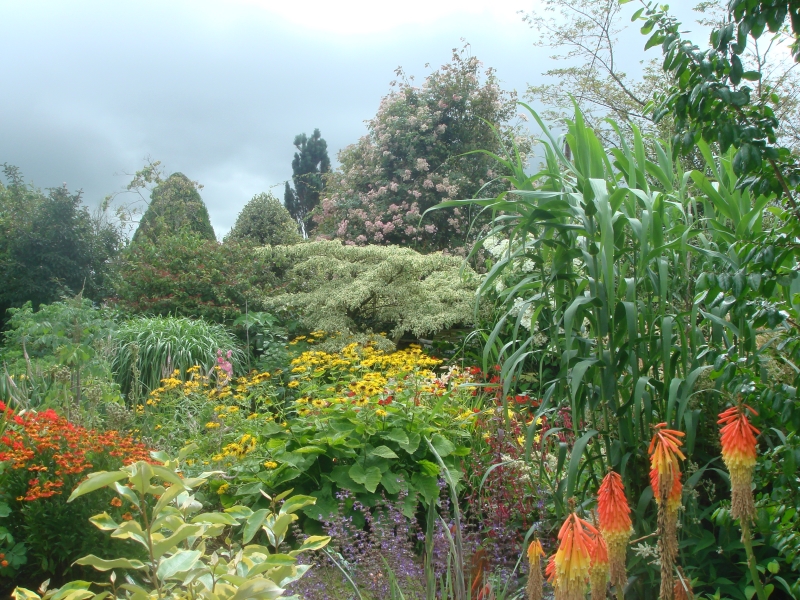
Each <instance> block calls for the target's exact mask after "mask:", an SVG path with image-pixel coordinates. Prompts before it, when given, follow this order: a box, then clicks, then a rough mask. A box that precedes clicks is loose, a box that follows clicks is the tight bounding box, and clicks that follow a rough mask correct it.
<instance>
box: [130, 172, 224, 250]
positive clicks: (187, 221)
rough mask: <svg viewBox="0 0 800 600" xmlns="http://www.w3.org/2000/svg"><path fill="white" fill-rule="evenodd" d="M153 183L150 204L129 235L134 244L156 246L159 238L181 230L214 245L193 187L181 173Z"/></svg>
mask: <svg viewBox="0 0 800 600" xmlns="http://www.w3.org/2000/svg"><path fill="white" fill-rule="evenodd" d="M157 183H158V185H157V186H156V187H155V189H153V193H152V194H151V195H150V204H149V206H148V207H147V210H146V211H145V212H144V214H143V215H142V219H141V221H139V227H138V228H137V229H136V233H134V234H133V243H134V244H135V243H137V242H139V241H142V239H143V238H147V239H149V240H150V241H151V242H153V243H158V242H159V241H160V240H161V239H162V238H164V237H169V236H171V235H174V234H176V233H179V232H182V231H184V230H187V231H191V232H193V233H195V234H197V235H198V236H199V237H200V238H202V239H205V240H211V241H216V239H217V238H216V236H215V235H214V228H213V227H211V221H210V220H209V218H208V209H207V208H206V205H205V203H204V202H203V199H202V198H201V197H200V192H199V191H198V187H199V186H198V185H197V183H195V182H194V181H192V180H190V179H189V178H188V177H186V175H184V174H183V173H173V174H172V175H170V176H169V177H168V178H167V179H166V180H163V181H161V180H160V179H159V180H157Z"/></svg>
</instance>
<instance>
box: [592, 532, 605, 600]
mask: <svg viewBox="0 0 800 600" xmlns="http://www.w3.org/2000/svg"><path fill="white" fill-rule="evenodd" d="M590 555H591V558H592V564H591V566H590V567H589V582H590V583H591V588H592V600H603V599H604V598H605V597H606V587H607V585H608V575H609V560H608V548H607V547H606V541H605V540H604V539H603V536H602V535H600V534H597V535H595V536H594V543H593V544H592V547H591V551H590Z"/></svg>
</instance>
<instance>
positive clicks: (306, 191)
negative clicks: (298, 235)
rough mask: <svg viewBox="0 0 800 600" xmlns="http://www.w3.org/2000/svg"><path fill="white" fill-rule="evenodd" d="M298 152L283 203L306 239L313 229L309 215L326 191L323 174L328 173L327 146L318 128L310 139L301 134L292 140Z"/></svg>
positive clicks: (329, 163)
mask: <svg viewBox="0 0 800 600" xmlns="http://www.w3.org/2000/svg"><path fill="white" fill-rule="evenodd" d="M294 147H295V148H297V152H295V154H294V159H293V160H292V182H293V183H294V189H292V188H291V186H290V185H289V182H288V181H287V182H286V189H285V191H284V195H283V202H284V204H285V205H286V209H287V210H288V211H289V213H290V214H291V215H292V218H293V219H295V220H296V221H297V224H298V226H299V227H300V231H301V232H302V233H303V237H308V232H309V231H310V230H311V228H312V222H311V214H312V212H313V211H314V209H315V208H316V207H317V206H318V205H319V197H320V194H321V193H322V191H323V190H324V189H325V174H326V173H328V172H329V171H330V170H331V161H330V159H329V158H328V144H327V142H326V141H325V140H323V139H322V135H321V134H320V132H319V129H315V130H314V133H313V134H312V135H311V137H310V138H309V137H307V136H306V134H305V133H302V134H300V135H298V136H297V137H295V138H294Z"/></svg>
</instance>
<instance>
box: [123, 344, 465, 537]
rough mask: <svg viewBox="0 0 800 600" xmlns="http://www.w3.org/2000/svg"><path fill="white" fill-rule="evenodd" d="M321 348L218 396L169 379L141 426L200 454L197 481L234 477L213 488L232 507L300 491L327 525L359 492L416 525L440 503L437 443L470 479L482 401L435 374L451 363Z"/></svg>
mask: <svg viewBox="0 0 800 600" xmlns="http://www.w3.org/2000/svg"><path fill="white" fill-rule="evenodd" d="M320 338H321V336H312V339H311V340H310V341H311V342H313V343H308V342H305V343H303V342H300V343H302V344H303V346H305V347H307V348H308V350H307V351H305V352H303V353H302V354H300V355H299V356H297V357H296V358H295V359H294V360H292V361H291V365H290V366H291V367H292V368H291V371H290V373H286V374H285V375H284V376H281V374H280V373H278V372H275V373H272V374H271V373H268V372H266V373H265V372H262V373H256V372H253V373H251V374H249V375H246V376H243V377H239V378H236V379H234V380H232V381H230V383H229V384H225V385H222V386H219V385H214V383H213V382H212V381H210V380H209V378H208V377H206V376H204V375H203V374H202V373H199V372H198V370H195V371H194V373H193V376H192V378H191V380H189V381H186V382H184V383H181V382H179V381H176V380H165V381H164V382H163V385H162V387H161V388H159V389H157V390H155V391H154V392H153V393H152V394H151V395H150V397H149V398H148V400H147V402H146V403H145V406H143V410H142V411H141V413H140V414H141V416H140V418H139V420H138V422H137V426H138V427H139V428H140V429H141V431H142V432H144V434H145V435H147V436H148V437H150V438H152V439H154V440H155V442H156V443H157V444H159V445H162V446H166V447H175V446H178V447H179V446H180V445H181V444H182V443H183V441H184V440H187V439H189V440H192V441H193V442H194V443H196V444H197V445H198V446H199V451H198V452H197V453H196V454H195V457H196V458H197V465H195V466H192V467H191V469H190V470H197V469H205V468H211V467H215V468H222V469H224V471H225V473H226V474H227V477H226V479H224V480H223V479H219V480H218V481H216V483H215V484H214V485H215V487H216V491H217V493H218V494H219V495H220V497H221V499H222V502H223V504H224V505H228V504H230V503H232V502H234V501H242V502H245V503H246V504H248V505H250V504H253V503H255V502H258V500H259V499H260V498H261V497H262V493H268V494H276V493H280V492H283V491H285V490H286V489H288V488H289V487H291V488H293V489H295V490H296V491H300V492H302V493H307V494H309V495H311V496H314V497H316V498H317V499H318V502H317V504H316V505H315V506H314V508H313V509H311V508H307V509H304V513H305V514H306V516H308V517H309V518H310V519H312V520H317V521H323V520H325V519H326V518H328V517H329V516H330V515H331V514H333V513H335V511H336V505H337V501H336V499H335V498H336V493H337V491H339V490H349V491H350V492H352V493H353V494H354V495H355V496H356V497H357V498H358V500H359V501H360V502H362V503H364V504H365V505H366V506H374V505H375V503H376V502H377V501H379V499H380V498H381V497H382V496H386V497H391V498H393V499H396V498H398V497H399V495H401V494H402V498H403V505H404V511H405V512H406V514H407V515H409V516H413V515H414V511H415V509H416V507H417V506H418V504H419V503H420V502H423V503H425V504H428V503H431V502H433V501H434V500H435V499H436V498H437V497H438V494H439V489H438V486H437V477H439V476H440V475H441V472H442V471H441V469H440V467H439V466H437V463H436V459H435V458H434V455H433V454H432V453H431V451H430V449H429V448H428V446H427V445H426V443H425V439H426V438H428V439H430V440H431V441H432V444H433V446H434V448H436V451H437V452H438V453H439V454H440V456H441V457H442V458H443V460H444V461H445V463H446V464H447V466H448V468H449V469H450V470H451V472H452V473H453V477H454V478H456V479H455V481H458V480H460V477H461V475H460V474H461V468H462V467H461V461H462V460H463V457H464V456H467V455H468V454H469V452H470V450H469V444H470V443H471V431H472V428H473V427H474V424H475V419H476V418H477V416H478V415H477V414H476V413H475V412H473V410H472V407H473V406H478V405H479V404H480V400H481V397H479V396H478V397H476V396H475V395H473V394H477V388H476V387H475V386H474V385H471V384H472V379H471V376H470V375H469V374H468V373H466V372H462V371H460V370H459V369H452V370H451V371H450V372H448V374H447V376H446V377H442V378H438V377H436V376H435V375H434V374H433V373H432V372H431V370H430V369H432V368H433V367H435V366H437V365H438V364H439V363H440V361H438V360H437V359H432V358H430V357H428V356H426V355H425V354H423V353H422V351H421V350H420V349H419V348H413V347H412V348H409V349H406V350H403V351H397V352H393V353H389V354H387V353H384V352H381V351H379V350H376V349H374V348H373V347H370V346H367V347H361V346H357V345H356V344H352V345H351V346H348V347H347V348H345V349H344V350H342V351H341V352H337V353H325V352H321V351H319V350H318V349H317V348H318V347H319V340H320ZM195 457H193V458H195ZM201 461H202V463H203V466H202V467H201V466H200V463H201ZM205 465H210V467H208V466H205ZM315 527H319V523H317V524H316V525H315ZM312 531H313V529H312Z"/></svg>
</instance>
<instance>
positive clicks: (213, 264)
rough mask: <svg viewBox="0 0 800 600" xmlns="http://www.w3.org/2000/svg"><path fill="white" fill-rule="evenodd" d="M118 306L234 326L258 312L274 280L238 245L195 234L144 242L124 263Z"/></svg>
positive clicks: (257, 259) (257, 257)
mask: <svg viewBox="0 0 800 600" xmlns="http://www.w3.org/2000/svg"><path fill="white" fill-rule="evenodd" d="M118 271H119V272H118V276H117V282H116V291H117V296H116V299H115V300H116V303H117V305H118V306H119V307H120V308H122V309H124V310H127V311H130V312H134V313H149V314H157V315H175V316H191V317H202V318H204V319H208V320H209V321H215V322H218V323H221V322H230V321H232V320H234V319H236V318H237V317H238V316H239V315H240V314H242V313H244V312H245V305H246V304H249V309H250V310H254V309H255V310H257V309H258V305H259V302H260V300H261V298H262V297H263V295H264V288H266V287H267V286H269V284H270V283H271V281H272V276H271V272H270V270H269V265H268V264H267V263H265V262H264V261H263V260H261V258H260V255H258V254H254V253H253V251H252V248H251V246H249V245H248V244H242V243H239V242H229V243H226V244H220V243H218V242H217V241H215V240H207V239H205V238H203V237H201V236H198V235H196V234H194V233H191V232H186V231H183V232H180V233H177V234H171V235H164V236H161V237H160V238H159V239H158V241H157V242H153V241H151V240H149V238H146V237H144V238H142V239H141V240H140V241H139V242H137V243H136V244H132V245H131V246H130V248H129V249H128V251H127V252H126V253H125V254H124V255H123V257H122V260H121V262H120V264H119V269H118Z"/></svg>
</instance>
